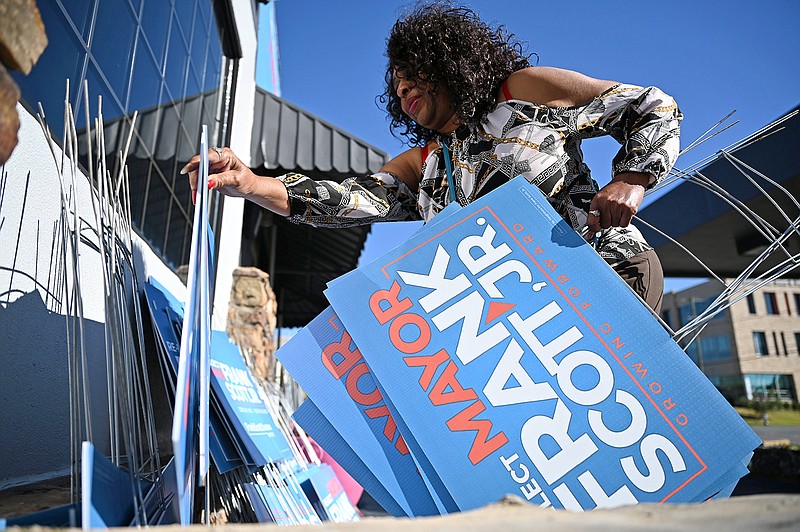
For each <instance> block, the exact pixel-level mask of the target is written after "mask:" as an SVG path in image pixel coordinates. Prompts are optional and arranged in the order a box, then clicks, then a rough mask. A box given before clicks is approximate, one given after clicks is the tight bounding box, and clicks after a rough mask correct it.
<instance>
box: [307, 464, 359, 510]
mask: <svg viewBox="0 0 800 532" xmlns="http://www.w3.org/2000/svg"><path fill="white" fill-rule="evenodd" d="M300 485H301V486H302V488H303V492H305V494H306V496H307V497H308V500H309V501H310V502H311V505H312V506H313V507H314V510H316V512H317V515H319V518H320V519H321V520H322V521H331V522H333V523H349V522H351V521H358V512H357V511H356V509H355V508H353V505H352V504H351V503H350V499H348V498H347V493H345V491H344V488H343V487H342V483H341V482H339V479H338V478H337V477H336V473H334V472H333V469H331V466H329V465H328V464H320V465H318V466H317V465H313V466H311V467H309V468H308V469H307V470H306V471H303V472H302V479H300Z"/></svg>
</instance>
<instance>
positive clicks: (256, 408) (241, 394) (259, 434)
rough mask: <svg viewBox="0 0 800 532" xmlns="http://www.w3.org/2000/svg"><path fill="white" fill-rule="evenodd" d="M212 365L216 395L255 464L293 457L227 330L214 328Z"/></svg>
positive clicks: (212, 382) (212, 379) (213, 386)
mask: <svg viewBox="0 0 800 532" xmlns="http://www.w3.org/2000/svg"><path fill="white" fill-rule="evenodd" d="M210 365H211V387H212V389H213V390H214V395H215V397H218V398H219V400H220V403H221V405H222V408H223V411H224V412H225V413H226V417H227V419H228V420H229V421H230V423H231V425H232V428H233V431H234V432H235V433H236V434H237V435H238V436H239V438H241V441H242V443H243V444H244V447H245V449H246V450H247V452H248V453H249V455H250V456H252V457H254V459H255V461H256V465H258V466H263V465H266V464H267V463H268V462H277V461H280V460H292V459H294V455H293V454H292V451H291V448H290V447H289V442H288V441H287V439H286V437H285V435H284V434H283V432H281V430H280V428H279V427H278V425H277V423H276V422H275V419H274V418H273V417H272V415H271V414H270V412H269V410H268V409H267V406H266V405H265V404H264V399H263V398H262V397H261V395H260V394H259V392H258V388H257V386H256V383H255V379H254V378H253V375H252V373H250V369H249V368H248V367H247V364H245V362H244V359H243V358H242V354H241V352H240V351H239V347H238V346H237V345H236V344H234V343H232V342H231V341H230V340H229V339H228V335H227V334H226V333H225V332H222V331H212V332H211V358H210Z"/></svg>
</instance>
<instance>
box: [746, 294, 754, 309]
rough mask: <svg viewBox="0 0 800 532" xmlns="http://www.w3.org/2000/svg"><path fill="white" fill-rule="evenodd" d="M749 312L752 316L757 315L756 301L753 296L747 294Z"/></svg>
mask: <svg viewBox="0 0 800 532" xmlns="http://www.w3.org/2000/svg"><path fill="white" fill-rule="evenodd" d="M747 311H748V312H749V313H750V314H755V313H756V299H755V298H754V297H753V294H747Z"/></svg>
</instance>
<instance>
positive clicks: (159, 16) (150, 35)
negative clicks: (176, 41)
mask: <svg viewBox="0 0 800 532" xmlns="http://www.w3.org/2000/svg"><path fill="white" fill-rule="evenodd" d="M171 13H172V9H170V3H169V2H165V1H161V2H159V1H153V0H145V3H144V7H143V8H142V30H143V31H144V36H145V39H146V40H147V43H148V45H149V46H150V49H151V50H152V52H153V55H154V56H155V58H156V64H157V65H158V67H159V71H160V70H161V67H162V66H163V64H164V54H165V53H166V51H167V35H168V31H169V24H170V20H171V19H170V16H171Z"/></svg>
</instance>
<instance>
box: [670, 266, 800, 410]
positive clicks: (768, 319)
mask: <svg viewBox="0 0 800 532" xmlns="http://www.w3.org/2000/svg"><path fill="white" fill-rule="evenodd" d="M720 293H721V285H720V283H719V282H717V281H713V280H712V281H707V282H705V283H703V284H700V285H698V286H694V287H692V288H688V289H686V290H682V291H680V292H671V293H668V294H665V296H664V305H663V307H662V318H663V319H664V321H665V322H667V324H668V325H669V326H670V327H671V328H672V329H673V330H677V329H679V328H680V327H682V326H684V325H686V324H687V323H689V321H691V320H692V319H693V318H694V317H695V316H697V315H699V314H700V313H702V312H703V311H704V310H705V309H706V308H708V306H709V305H711V304H712V303H713V302H714V300H715V299H716V298H717V297H718V296H719V294H720ZM685 349H686V352H687V354H688V355H689V356H690V357H691V358H692V360H693V361H694V362H695V363H696V364H697V365H698V367H699V368H700V369H701V370H702V371H703V373H705V374H706V375H707V376H708V378H709V379H710V380H711V382H713V383H714V385H716V386H717V388H718V389H719V390H720V391H721V392H722V394H723V395H725V396H726V397H727V398H728V399H729V400H731V401H735V400H739V399H742V398H747V399H750V400H765V401H783V402H787V401H791V402H797V400H798V388H797V385H798V382H800V280H797V279H779V280H776V281H773V282H772V283H770V284H768V285H766V286H764V287H763V288H761V289H759V290H757V291H756V292H754V293H752V294H750V295H748V296H747V297H745V298H743V299H741V300H740V301H737V302H735V303H733V304H732V305H731V306H730V307H729V308H728V309H726V310H725V311H724V312H722V313H720V314H718V315H717V316H716V317H715V318H714V319H712V320H711V321H710V322H708V325H707V326H706V327H705V329H704V330H703V332H702V333H701V334H700V335H699V336H698V337H697V338H696V339H695V340H694V341H693V342H692V343H691V344H690V345H689V346H688V347H685Z"/></svg>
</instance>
